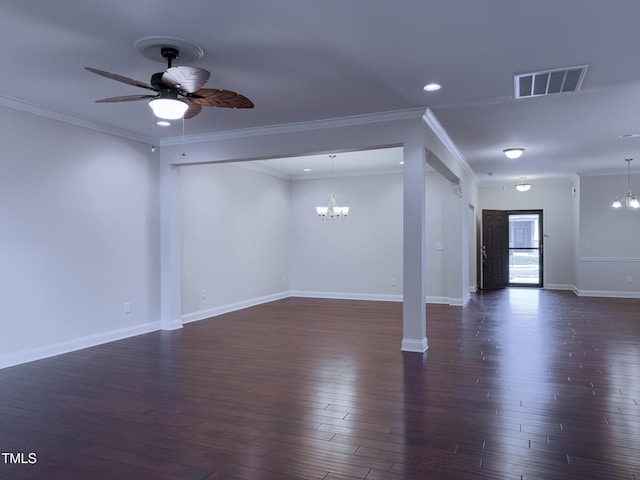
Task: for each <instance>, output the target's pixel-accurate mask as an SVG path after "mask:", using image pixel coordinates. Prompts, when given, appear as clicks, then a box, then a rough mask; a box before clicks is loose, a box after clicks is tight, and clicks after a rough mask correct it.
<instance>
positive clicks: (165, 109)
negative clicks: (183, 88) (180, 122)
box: [149, 98, 189, 120]
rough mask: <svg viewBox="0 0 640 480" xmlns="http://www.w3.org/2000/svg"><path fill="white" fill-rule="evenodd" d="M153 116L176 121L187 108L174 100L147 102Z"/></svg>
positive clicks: (157, 99) (181, 102)
mask: <svg viewBox="0 0 640 480" xmlns="http://www.w3.org/2000/svg"><path fill="white" fill-rule="evenodd" d="M149 106H150V107H151V110H153V114H154V115H155V116H156V117H158V118H162V119H164V120H177V119H179V118H182V117H183V116H184V114H185V113H186V112H187V110H188V108H189V106H188V105H187V104H186V103H184V102H183V101H181V100H177V99H175V98H156V99H153V100H151V101H150V102H149Z"/></svg>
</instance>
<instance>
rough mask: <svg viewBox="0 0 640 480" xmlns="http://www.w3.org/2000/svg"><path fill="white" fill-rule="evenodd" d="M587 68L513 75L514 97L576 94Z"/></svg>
mask: <svg viewBox="0 0 640 480" xmlns="http://www.w3.org/2000/svg"><path fill="white" fill-rule="evenodd" d="M588 67H589V66H588V65H580V66H577V67H568V68H557V69H555V70H545V71H541V72H533V73H520V74H518V75H514V76H513V87H514V91H515V97H516V98H526V97H540V96H542V95H553V94H554V93H570V92H577V91H578V90H580V87H581V86H582V81H583V80H584V76H585V74H586V73H587V68H588Z"/></svg>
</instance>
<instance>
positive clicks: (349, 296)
mask: <svg viewBox="0 0 640 480" xmlns="http://www.w3.org/2000/svg"><path fill="white" fill-rule="evenodd" d="M290 296H291V297H304V298H327V299H336V300H369V301H374V302H402V295H383V294H375V293H338V292H315V291H305V290H292V291H291V292H290Z"/></svg>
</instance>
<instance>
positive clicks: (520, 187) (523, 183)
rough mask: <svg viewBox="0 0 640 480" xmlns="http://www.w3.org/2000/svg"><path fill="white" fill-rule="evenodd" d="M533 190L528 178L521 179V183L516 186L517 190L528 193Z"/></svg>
mask: <svg viewBox="0 0 640 480" xmlns="http://www.w3.org/2000/svg"><path fill="white" fill-rule="evenodd" d="M530 188H531V184H530V183H529V182H527V177H520V183H518V184H517V185H516V190H518V191H519V192H526V191H528V190H529V189H530Z"/></svg>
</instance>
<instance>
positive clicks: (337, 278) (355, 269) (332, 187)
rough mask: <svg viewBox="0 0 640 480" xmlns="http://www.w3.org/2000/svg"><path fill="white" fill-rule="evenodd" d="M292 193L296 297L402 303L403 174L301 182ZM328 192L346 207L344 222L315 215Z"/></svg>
mask: <svg viewBox="0 0 640 480" xmlns="http://www.w3.org/2000/svg"><path fill="white" fill-rule="evenodd" d="M291 192H292V197H291V200H292V211H291V213H292V214H291V220H292V235H293V237H292V251H291V252H292V259H291V268H292V270H291V282H292V289H293V290H294V293H295V295H299V296H304V295H307V296H309V295H310V296H320V297H343V298H344V297H347V298H370V299H389V300H398V301H400V300H402V280H403V279H402V175H401V174H392V175H371V176H362V177H340V178H334V179H317V180H300V181H294V182H292V190H291ZM330 192H335V193H336V195H337V201H338V205H345V206H349V207H350V212H349V216H348V217H347V218H346V219H345V220H339V221H330V220H320V219H319V218H318V217H317V215H316V214H315V207H316V206H323V205H327V203H328V201H329V193H330ZM392 279H394V280H393V281H392ZM392 283H394V284H395V285H392Z"/></svg>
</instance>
